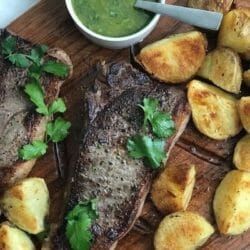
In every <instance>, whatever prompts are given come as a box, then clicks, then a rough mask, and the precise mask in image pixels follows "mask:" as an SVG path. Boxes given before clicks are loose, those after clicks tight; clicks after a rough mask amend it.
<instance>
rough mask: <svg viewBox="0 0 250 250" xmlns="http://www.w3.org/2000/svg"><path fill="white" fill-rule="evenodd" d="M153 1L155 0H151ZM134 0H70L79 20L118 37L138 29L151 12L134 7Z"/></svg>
mask: <svg viewBox="0 0 250 250" xmlns="http://www.w3.org/2000/svg"><path fill="white" fill-rule="evenodd" d="M151 1H152V2H155V1H156V0H151ZM135 2H136V0H72V4H73V8H74V10H75V13H76V15H77V16H78V17H79V19H80V20H81V22H82V23H83V24H84V25H86V26H87V27H88V28H89V29H90V30H92V31H95V32H96V33H99V34H101V35H105V36H111V37H119V36H127V35H131V34H132V33H134V32H137V31H139V30H140V29H141V28H143V27H144V26H145V25H146V24H148V23H149V21H150V20H151V19H152V17H153V14H151V13H148V12H146V11H144V10H139V9H136V8H135V7H134V4H135Z"/></svg>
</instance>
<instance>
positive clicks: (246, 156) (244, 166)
mask: <svg viewBox="0 0 250 250" xmlns="http://www.w3.org/2000/svg"><path fill="white" fill-rule="evenodd" d="M233 162H234V165H235V167H236V168H238V169H240V170H244V171H248V172H250V135H246V136H244V137H243V138H241V139H240V140H239V141H238V143H237V144H236V147H235V149H234V155H233Z"/></svg>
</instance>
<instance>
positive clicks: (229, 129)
mask: <svg viewBox="0 0 250 250" xmlns="http://www.w3.org/2000/svg"><path fill="white" fill-rule="evenodd" d="M188 102H189V104H190V106H191V111H192V117H193V121H194V124H195V126H196V127H197V129H198V130H199V131H200V132H201V133H203V134H204V135H206V136H208V137H210V138H212V139H216V140H223V139H227V138H229V137H231V136H235V135H237V134H238V133H239V132H240V131H241V129H242V125H241V121H240V116H239V113H238V107H237V106H238V105H237V99H235V98H234V97H233V96H231V95H230V94H228V93H226V92H224V91H222V90H220V89H219V88H217V87H215V86H212V85H209V84H206V83H204V82H201V81H197V80H193V81H191V82H190V83H189V85H188Z"/></svg>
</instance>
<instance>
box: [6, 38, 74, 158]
mask: <svg viewBox="0 0 250 250" xmlns="http://www.w3.org/2000/svg"><path fill="white" fill-rule="evenodd" d="M47 50H48V47H47V46H46V45H39V46H36V47H34V48H32V49H31V51H30V53H29V54H27V53H20V52H19V51H18V52H17V51H16V38H15V37H13V36H7V37H6V38H5V39H3V41H2V42H1V52H2V55H3V56H4V58H5V59H7V60H9V61H10V62H11V63H12V64H14V65H15V66H16V67H20V68H27V69H28V70H27V82H26V84H25V86H24V92H25V93H26V94H27V95H28V96H29V99H30V101H31V102H32V103H33V104H34V105H35V107H36V111H37V112H38V113H39V114H41V115H43V116H47V117H48V119H50V116H51V115H53V114H55V113H64V112H65V111H66V106H65V103H64V101H63V99H62V98H57V99H56V100H54V101H53V102H52V103H51V104H50V105H48V104H47V103H46V102H45V94H44V90H43V87H42V84H41V80H40V78H41V75H42V72H46V73H49V74H52V75H55V76H58V77H66V76H68V73H69V67H68V65H66V64H63V63H61V62H57V61H52V60H49V61H47V62H44V59H43V56H44V55H45V53H46V52H47ZM70 126H71V124H70V122H68V121H66V120H64V119H63V118H60V117H59V118H57V119H56V120H54V121H51V122H49V123H48V125H47V131H46V133H47V136H48V137H49V138H46V139H45V142H44V141H41V140H34V141H33V142H31V143H30V144H27V145H24V146H23V147H22V148H21V149H20V150H19V157H20V158H21V159H23V160H31V159H35V158H38V157H40V156H42V155H44V154H45V153H46V150H47V147H48V146H47V142H48V141H49V140H51V141H53V142H59V141H61V140H63V139H64V138H65V137H66V136H67V134H68V129H69V127H70Z"/></svg>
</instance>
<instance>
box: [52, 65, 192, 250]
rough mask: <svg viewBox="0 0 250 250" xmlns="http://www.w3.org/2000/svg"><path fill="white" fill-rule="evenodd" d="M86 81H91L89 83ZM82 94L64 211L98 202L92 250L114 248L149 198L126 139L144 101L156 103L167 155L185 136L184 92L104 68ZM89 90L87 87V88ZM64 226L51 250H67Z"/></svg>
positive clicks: (128, 70)
mask: <svg viewBox="0 0 250 250" xmlns="http://www.w3.org/2000/svg"><path fill="white" fill-rule="evenodd" d="M88 81H89V79H88ZM89 84H90V87H88V89H87V90H86V93H85V97H86V98H85V100H86V101H85V109H86V110H85V114H86V117H87V122H85V125H86V126H87V127H86V128H84V129H83V130H84V133H83V135H82V139H81V144H80V146H79V151H78V153H77V156H76V158H75V159H73V160H72V162H71V164H70V167H71V169H72V176H71V177H70V184H69V189H68V203H67V209H66V210H67V211H69V210H70V209H72V208H73V207H74V206H75V205H76V204H78V203H80V202H84V201H86V200H89V199H92V198H94V197H97V199H98V203H97V211H98V214H99V216H98V219H97V220H96V221H95V223H94V225H93V226H92V232H93V235H94V240H93V243H92V248H91V249H95V250H97V249H98V250H99V249H102V250H105V249H111V248H113V247H114V246H115V245H116V243H117V241H118V240H119V239H120V238H122V237H123V236H124V235H125V234H126V233H127V232H128V231H129V230H130V229H131V228H132V226H133V224H134V222H135V220H136V218H137V217H138V216H139V214H140V211H141V208H142V206H143V204H144V200H145V197H146V196H147V194H148V191H149V188H150V184H151V180H152V175H153V173H152V171H151V170H150V169H149V168H147V167H145V166H144V164H143V161H142V160H136V159H132V158H130V157H129V156H128V154H127V152H126V146H125V145H126V142H127V139H128V138H129V137H130V136H131V135H134V134H135V133H138V132H139V131H140V129H141V127H142V123H143V112H142V110H141V108H139V107H138V104H141V103H142V101H143V98H144V97H152V98H157V99H158V100H159V102H160V105H161V109H162V111H166V112H169V113H171V115H172V117H173V119H174V121H175V123H176V131H177V132H176V134H175V135H174V136H173V137H171V138H169V139H168V140H167V142H166V151H168V152H166V153H169V150H170V149H171V147H172V145H173V143H174V142H175V141H176V139H177V138H178V137H179V136H180V134H181V133H182V131H183V130H184V128H185V126H186V124H187V122H188V120H189V117H190V110H189V107H188V104H187V99H186V94H185V91H184V90H183V89H181V88H178V87H173V86H168V85H164V84H160V83H159V82H157V81H155V80H151V79H150V78H149V77H148V76H147V75H146V74H145V73H142V72H139V71H138V70H136V69H134V68H133V67H132V66H131V65H130V64H127V63H114V64H102V65H99V66H98V67H97V74H96V75H95V78H94V79H93V80H92V81H91V82H90V83H89ZM88 86H89V85H88ZM64 231H65V228H64V226H62V227H61V228H60V230H59V231H58V234H57V235H56V236H55V237H54V238H53V240H52V242H53V244H54V247H53V249H61V250H63V249H69V245H68V243H67V242H66V240H65V235H64Z"/></svg>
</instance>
